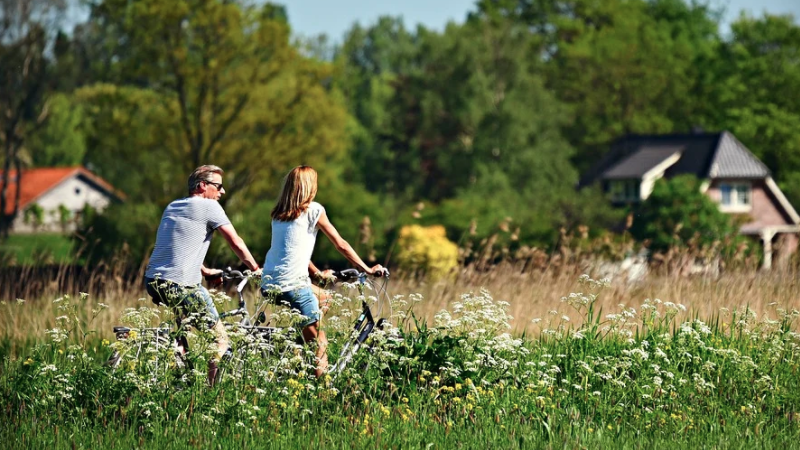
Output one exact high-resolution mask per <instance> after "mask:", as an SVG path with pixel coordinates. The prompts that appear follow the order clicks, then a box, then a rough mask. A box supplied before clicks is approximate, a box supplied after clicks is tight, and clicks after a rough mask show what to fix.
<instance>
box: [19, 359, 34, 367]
mask: <svg viewBox="0 0 800 450" xmlns="http://www.w3.org/2000/svg"><path fill="white" fill-rule="evenodd" d="M31 364H33V360H32V359H30V358H28V359H26V360H25V362H24V363H22V365H23V366H29V365H31Z"/></svg>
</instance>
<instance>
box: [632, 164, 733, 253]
mask: <svg viewBox="0 0 800 450" xmlns="http://www.w3.org/2000/svg"><path fill="white" fill-rule="evenodd" d="M634 212H635V218H634V220H633V227H632V228H631V234H633V236H634V237H635V238H636V239H637V240H640V241H644V240H648V241H650V248H651V249H652V250H653V251H654V252H665V251H667V250H669V249H670V248H685V247H688V246H690V245H694V246H698V247H702V248H710V247H715V246H720V245H721V246H723V247H725V246H726V245H728V246H734V247H735V246H736V245H737V244H738V240H737V239H736V237H737V236H736V235H737V227H736V226H735V224H734V222H733V219H732V218H731V216H729V215H727V214H725V213H723V212H720V210H719V207H718V205H717V204H716V203H714V201H713V200H711V199H710V198H709V197H708V196H706V195H705V194H704V193H702V192H701V191H700V181H699V180H698V179H697V178H695V177H693V176H691V175H683V176H678V177H675V178H672V179H670V180H663V179H662V180H658V181H657V182H656V184H655V186H654V188H653V193H652V194H651V195H650V197H649V198H648V199H647V200H646V201H645V202H642V203H641V204H640V205H639V206H638V207H637V208H636V209H635V211H634ZM726 243H727V244H726ZM721 250H722V251H723V252H725V250H726V249H725V248H722V249H721Z"/></svg>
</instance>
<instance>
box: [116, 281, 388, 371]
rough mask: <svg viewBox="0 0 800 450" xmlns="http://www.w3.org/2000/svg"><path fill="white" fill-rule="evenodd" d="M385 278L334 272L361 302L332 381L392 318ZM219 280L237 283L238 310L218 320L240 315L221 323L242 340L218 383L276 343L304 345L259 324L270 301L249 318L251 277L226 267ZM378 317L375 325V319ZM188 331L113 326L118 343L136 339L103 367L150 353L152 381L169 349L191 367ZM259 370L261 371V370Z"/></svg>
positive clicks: (230, 353)
mask: <svg viewBox="0 0 800 450" xmlns="http://www.w3.org/2000/svg"><path fill="white" fill-rule="evenodd" d="M383 275H384V276H382V277H381V279H382V280H383V282H382V283H378V282H373V280H372V279H370V278H369V277H368V275H367V274H366V273H363V272H358V271H357V270H355V269H346V270H342V271H337V272H334V277H335V279H336V281H337V282H347V281H351V280H356V281H357V284H356V287H357V289H358V292H359V294H360V298H361V307H362V310H361V313H360V315H359V316H358V318H357V319H356V321H355V324H354V326H353V327H352V331H351V332H350V335H349V336H348V339H347V341H346V342H345V343H344V345H343V347H342V350H341V351H340V353H339V358H338V359H337V361H336V364H335V365H334V366H333V367H332V368H331V370H330V371H329V373H330V374H332V375H333V376H334V378H335V377H336V376H337V375H338V374H339V373H341V371H342V370H344V368H345V366H346V365H347V364H348V363H349V362H350V361H351V360H352V359H353V357H354V356H355V354H356V353H357V352H358V351H359V349H360V348H362V347H363V345H364V343H365V342H366V340H367V338H368V337H369V335H370V334H371V333H372V332H373V331H374V330H375V329H376V328H378V329H382V328H384V327H385V325H386V324H387V323H388V322H389V319H387V317H389V318H390V317H391V303H390V301H389V298H388V293H387V291H386V287H387V284H388V280H389V272H388V271H386V272H385V274H383ZM222 277H223V279H224V280H227V281H234V282H236V293H237V296H238V307H237V308H236V309H234V310H231V311H226V312H223V313H221V314H220V319H228V318H235V317H241V319H240V320H239V321H238V322H233V323H232V322H224V323H225V326H226V328H227V329H228V330H229V331H232V332H235V333H239V334H240V335H241V337H242V339H240V343H239V345H236V346H235V347H234V348H231V349H229V351H228V353H226V355H225V357H224V358H223V360H224V363H223V364H222V365H221V367H220V368H221V370H220V371H219V372H218V375H217V379H216V380H215V381H217V382H218V381H219V380H220V379H221V378H222V376H223V375H224V374H225V373H228V372H232V373H237V374H239V375H240V376H242V377H244V376H245V375H246V373H245V371H246V369H247V367H248V366H247V364H246V363H245V362H246V360H247V359H248V356H250V355H253V354H254V353H255V354H257V356H258V357H260V358H262V359H264V360H266V359H267V358H268V356H269V355H275V353H276V347H279V346H280V345H281V344H287V345H285V346H284V347H285V348H284V351H290V350H292V349H300V348H301V347H302V345H303V344H304V342H303V338H302V334H301V333H299V332H298V331H297V330H294V334H295V338H294V339H293V340H290V339H287V337H288V336H289V335H290V334H291V333H290V331H291V330H290V329H288V328H287V327H274V326H269V323H267V326H261V324H263V323H265V322H267V318H266V312H265V309H266V305H267V304H269V302H262V303H261V305H260V307H259V308H257V309H256V312H255V313H254V314H252V315H251V314H250V313H249V311H248V309H247V303H246V301H245V298H244V294H243V291H244V288H245V287H246V286H247V284H248V281H249V280H250V279H251V278H252V274H251V273H249V272H247V271H245V272H241V271H238V270H232V269H231V268H227V269H226V270H225V271H223V274H222ZM368 286H369V288H371V289H373V290H374V291H375V292H376V293H377V296H376V297H375V301H374V303H375V305H373V307H370V305H369V304H368V302H367V297H366V295H365V290H366V289H367V287H368ZM376 317H377V321H376V320H375V318H376ZM187 329H188V327H185V326H182V324H181V320H180V319H178V321H177V331H174V330H173V329H172V327H171V326H169V325H166V324H161V325H159V326H158V327H145V328H132V327H120V326H116V327H114V334H115V336H116V339H117V340H118V341H123V342H124V341H128V340H130V339H131V338H139V339H138V340H137V341H135V343H134V345H133V346H130V347H128V348H124V347H123V349H122V350H120V349H115V351H114V352H113V353H112V355H111V356H110V357H109V359H108V361H107V364H108V365H109V366H110V367H111V368H112V369H113V370H115V369H117V368H118V367H119V365H120V364H121V362H122V361H123V360H124V359H126V356H127V354H128V352H130V351H133V350H134V349H135V353H134V354H133V355H132V357H131V358H130V359H132V360H133V361H137V360H139V359H140V358H141V355H142V354H143V353H149V352H151V351H152V353H155V355H156V356H155V359H154V370H153V371H152V377H153V378H156V377H157V375H160V374H161V372H160V371H162V372H165V373H166V372H167V370H168V369H169V368H170V365H169V364H159V359H158V358H159V355H161V352H162V351H163V350H165V349H167V348H168V347H170V352H169V353H171V356H172V358H174V361H175V366H176V367H178V368H179V369H189V370H191V369H192V368H193V364H192V362H191V359H190V358H188V355H189V343H188V340H187V338H186V331H187ZM277 356H278V359H282V358H281V357H282V356H283V354H281V355H277ZM262 369H263V368H262Z"/></svg>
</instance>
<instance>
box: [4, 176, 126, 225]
mask: <svg viewBox="0 0 800 450" xmlns="http://www.w3.org/2000/svg"><path fill="white" fill-rule="evenodd" d="M9 176H10V181H11V182H10V183H9V185H8V191H7V192H6V214H11V213H12V212H13V207H14V198H15V196H16V195H17V187H18V186H17V184H19V197H20V202H19V211H18V214H17V217H16V218H15V219H14V223H13V224H12V226H11V232H12V233H31V232H40V231H65V230H67V231H71V230H74V229H75V226H76V223H77V219H78V218H79V217H80V214H81V213H82V211H83V210H84V208H85V207H86V206H87V205H88V206H91V207H92V208H94V209H95V210H97V211H102V210H104V209H105V208H106V207H107V206H108V205H109V204H111V203H112V202H119V201H123V200H124V199H125V195H124V194H123V193H121V192H119V191H117V190H116V189H114V187H113V186H111V184H109V183H108V182H107V181H105V180H103V179H102V178H100V177H99V176H97V175H96V174H94V173H92V172H91V171H89V170H88V169H86V168H84V167H45V168H35V169H27V170H23V171H22V176H21V177H20V176H18V175H17V172H16V171H11V172H10V174H9ZM0 177H2V175H0ZM17 181H19V183H17ZM34 208H35V209H39V210H40V212H41V215H40V219H41V220H40V221H39V220H35V219H33V218H32V217H31V214H26V213H25V211H26V210H32V209H34ZM26 216H27V217H26ZM65 216H66V217H65Z"/></svg>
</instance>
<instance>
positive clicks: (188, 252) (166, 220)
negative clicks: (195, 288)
mask: <svg viewBox="0 0 800 450" xmlns="http://www.w3.org/2000/svg"><path fill="white" fill-rule="evenodd" d="M229 223H231V221H230V220H229V219H228V216H227V215H226V214H225V211H224V210H223V209H222V206H221V205H220V204H219V202H218V201H216V200H212V199H208V198H203V197H194V196H193V197H187V198H182V199H179V200H175V201H174V202H172V203H170V204H169V205H168V206H167V208H166V209H165V210H164V214H163V215H162V216H161V223H160V224H159V226H158V233H157V234H156V246H155V248H154V249H153V253H152V255H151V256H150V262H149V263H148V264H147V272H146V273H145V277H147V278H154V279H162V280H169V281H172V282H174V283H178V284H180V285H184V286H189V285H196V284H200V281H201V280H202V276H201V275H200V266H201V265H202V264H203V260H205V258H206V253H208V247H209V245H210V244H211V237H212V236H213V234H214V230H216V229H217V228H219V227H221V226H223V225H227V224H229Z"/></svg>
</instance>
